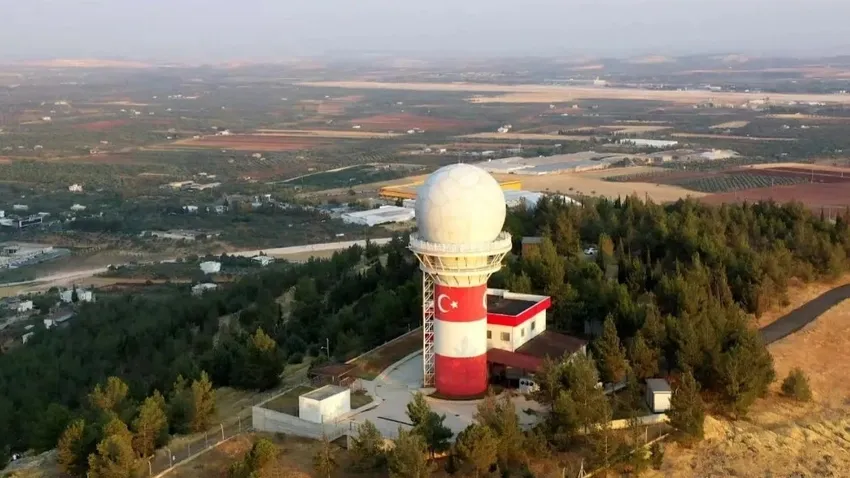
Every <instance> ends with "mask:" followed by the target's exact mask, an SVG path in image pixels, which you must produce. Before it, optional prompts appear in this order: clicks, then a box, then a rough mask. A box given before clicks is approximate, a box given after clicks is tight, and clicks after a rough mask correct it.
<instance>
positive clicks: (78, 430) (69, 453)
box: [56, 418, 86, 476]
mask: <svg viewBox="0 0 850 478" xmlns="http://www.w3.org/2000/svg"><path fill="white" fill-rule="evenodd" d="M85 428H86V422H85V420H83V419H81V418H78V419H76V420H74V421H72V422H71V423H70V424H69V425H68V427H67V428H66V429H65V431H64V432H62V435H61V436H60V437H59V443H58V445H57V446H56V448H57V451H58V461H59V469H60V470H62V471H63V472H65V473H67V474H68V475H71V476H82V475H83V474H85V468H86V461H85V460H86V457H85V456H83V455H82V452H83V450H82V440H83V434H84V433H85Z"/></svg>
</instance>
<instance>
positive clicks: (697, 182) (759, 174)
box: [607, 170, 810, 193]
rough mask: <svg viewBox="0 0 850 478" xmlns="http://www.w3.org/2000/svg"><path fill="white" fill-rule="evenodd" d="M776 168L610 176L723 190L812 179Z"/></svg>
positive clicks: (793, 182)
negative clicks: (784, 173) (777, 172)
mask: <svg viewBox="0 0 850 478" xmlns="http://www.w3.org/2000/svg"><path fill="white" fill-rule="evenodd" d="M771 171H772V170H753V171H741V170H732V171H722V172H707V173H700V172H683V173H680V172H673V171H652V172H644V173H637V174H628V175H622V176H612V177H609V178H607V180H608V181H612V182H629V183H634V182H641V183H655V184H665V185H672V186H679V187H682V188H685V189H689V190H691V191H699V192H704V193H719V192H729V191H742V190H745V189H754V188H761V187H772V186H780V185H788V184H800V183H804V182H809V181H810V179H809V178H806V177H803V176H799V175H793V174H788V175H782V174H775V175H774V174H771Z"/></svg>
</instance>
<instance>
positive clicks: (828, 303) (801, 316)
mask: <svg viewBox="0 0 850 478" xmlns="http://www.w3.org/2000/svg"><path fill="white" fill-rule="evenodd" d="M846 299H850V284H847V285H843V286H840V287H836V288H835V289H832V290H830V291H827V292H824V293H823V294H821V295H819V296H818V297H817V298H815V299H812V300H810V301H809V302H806V303H805V304H803V305H802V306H800V307H798V308H796V309H794V310H792V311H791V312H789V313H787V314H785V315H783V316H782V317H780V318H779V319H778V320H776V321H775V322H773V323H771V324H769V325H767V326H765V327H763V328H762V329H761V330H760V332H761V338H762V340H764V343H765V344H771V343H773V342H776V341H777V340H779V339H782V338H785V337H787V336H789V335H791V334H793V333H794V332H797V331H798V330H800V329H802V328H803V327H805V326H806V325H808V324H810V323H811V322H814V321H815V320H817V318H818V317H820V316H821V315H822V314H823V313H824V312H826V311H827V310H829V309H831V308H832V307H833V306H835V305H838V303H839V302H841V301H843V300H846Z"/></svg>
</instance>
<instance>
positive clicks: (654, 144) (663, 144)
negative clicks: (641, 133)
mask: <svg viewBox="0 0 850 478" xmlns="http://www.w3.org/2000/svg"><path fill="white" fill-rule="evenodd" d="M619 143H620V144H631V145H633V146H639V147H645V148H669V147H672V146H676V145H677V144H679V142H678V141H673V140H666V139H638V138H624V139H621V140H620V141H619Z"/></svg>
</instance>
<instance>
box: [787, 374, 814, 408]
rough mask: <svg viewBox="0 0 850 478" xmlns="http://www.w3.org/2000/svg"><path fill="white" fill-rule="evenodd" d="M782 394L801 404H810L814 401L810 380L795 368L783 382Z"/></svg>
mask: <svg viewBox="0 0 850 478" xmlns="http://www.w3.org/2000/svg"><path fill="white" fill-rule="evenodd" d="M782 394H783V395H785V396H786V397H788V398H793V399H794V400H797V401H800V402H808V401H809V400H811V399H812V389H811V388H809V378H808V377H806V374H805V373H804V372H803V371H802V370H800V369H799V368H794V369H793V370H791V372H789V373H788V376H787V377H785V380H783V381H782Z"/></svg>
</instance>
